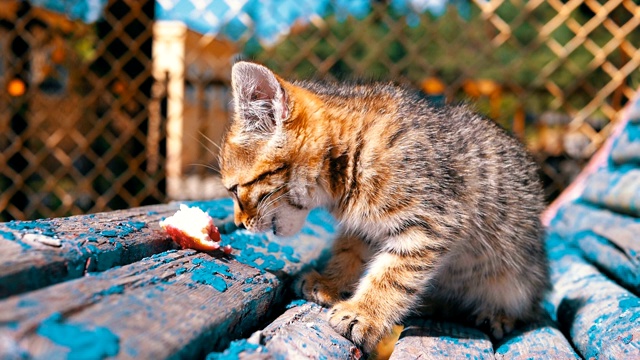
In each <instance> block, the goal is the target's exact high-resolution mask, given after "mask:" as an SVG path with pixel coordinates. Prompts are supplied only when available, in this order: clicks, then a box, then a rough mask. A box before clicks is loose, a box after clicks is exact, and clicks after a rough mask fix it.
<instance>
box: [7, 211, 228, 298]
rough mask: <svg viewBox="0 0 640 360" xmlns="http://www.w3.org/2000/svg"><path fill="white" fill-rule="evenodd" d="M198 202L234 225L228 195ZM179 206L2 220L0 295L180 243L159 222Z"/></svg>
mask: <svg viewBox="0 0 640 360" xmlns="http://www.w3.org/2000/svg"><path fill="white" fill-rule="evenodd" d="M194 204H196V205H199V206H200V207H202V208H203V209H204V210H206V211H208V212H209V213H210V215H211V216H212V217H214V219H215V222H216V224H219V225H233V224H231V223H230V214H232V213H233V203H232V202H231V200H230V199H221V200H215V201H208V202H198V203H194ZM177 209H178V204H177V203H176V204H169V205H156V206H146V207H140V208H134V209H129V210H121V211H114V212H107V213H99V214H92V215H83V216H72V217H67V218H56V219H45V220H35V221H12V222H7V223H0V249H2V251H1V252H0V299H1V298H4V297H7V296H9V295H13V294H19V293H22V292H25V291H29V290H34V289H38V288H41V287H43V286H47V285H50V284H55V283H58V282H61V281H65V280H69V279H74V278H78V277H81V276H83V275H84V274H86V273H87V272H95V271H104V270H106V269H109V268H111V267H113V266H120V265H125V264H130V263H132V262H134V261H137V260H140V259H142V258H144V257H146V256H150V255H153V254H157V253H160V252H162V251H166V250H169V249H175V248H177V247H176V245H175V244H174V243H173V242H172V241H171V240H170V238H169V237H168V236H167V235H166V234H165V233H164V231H162V229H161V228H160V226H159V225H158V223H159V221H160V220H161V219H163V218H164V217H167V216H170V215H172V214H173V213H174V212H175V211H176V210H177ZM221 230H224V229H221Z"/></svg>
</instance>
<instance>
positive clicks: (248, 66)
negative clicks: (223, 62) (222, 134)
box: [231, 61, 289, 135]
mask: <svg viewBox="0 0 640 360" xmlns="http://www.w3.org/2000/svg"><path fill="white" fill-rule="evenodd" d="M231 85H232V88H233V93H234V101H235V109H236V111H237V112H238V114H239V115H240V116H239V117H237V119H238V120H239V121H241V122H242V123H241V125H242V127H243V129H244V130H245V131H249V132H253V133H258V134H265V135H266V134H271V133H273V132H274V131H275V130H276V129H277V128H278V127H281V126H282V124H283V122H284V121H285V120H286V119H287V116H288V115H289V108H288V105H287V94H286V92H285V90H284V89H283V87H282V85H281V84H280V82H279V81H278V79H277V78H276V76H275V74H274V73H273V72H272V71H271V70H269V69H267V68H266V67H264V66H262V65H258V64H254V63H250V62H244V61H243V62H238V63H236V64H235V65H233V68H232V70H231Z"/></svg>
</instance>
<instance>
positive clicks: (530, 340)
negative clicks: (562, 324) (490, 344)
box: [495, 319, 581, 360]
mask: <svg viewBox="0 0 640 360" xmlns="http://www.w3.org/2000/svg"><path fill="white" fill-rule="evenodd" d="M495 348H496V350H495V352H496V353H495V357H496V359H557V360H560V359H581V357H580V356H579V355H578V354H576V352H575V351H574V350H573V347H572V346H571V344H570V343H569V341H568V340H567V339H566V338H565V336H564V335H563V334H562V331H560V330H559V329H558V326H557V324H555V323H553V322H552V321H551V320H549V319H545V320H541V321H539V322H537V323H533V324H528V325H526V326H525V327H524V328H520V329H516V330H514V332H513V333H511V334H509V335H507V337H506V338H505V339H503V340H501V341H500V342H499V343H498V344H496V346H495Z"/></svg>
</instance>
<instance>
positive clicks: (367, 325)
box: [329, 301, 389, 353]
mask: <svg viewBox="0 0 640 360" xmlns="http://www.w3.org/2000/svg"><path fill="white" fill-rule="evenodd" d="M369 310H370V309H369ZM385 323H386V322H385V320H384V319H381V318H379V317H376V316H375V315H373V313H372V312H371V311H366V305H364V304H359V303H357V302H353V301H343V302H340V303H337V304H336V305H335V306H334V307H333V308H332V309H331V310H330V311H329V324H330V325H331V326H332V327H333V328H334V329H335V330H336V331H337V332H338V333H340V334H341V335H342V336H344V337H346V338H348V339H350V340H351V341H353V342H354V343H355V344H356V345H358V346H360V347H361V348H362V349H363V350H364V351H365V352H366V353H371V352H372V351H373V350H374V349H375V347H376V345H377V344H378V342H380V339H382V337H383V335H385V334H386V333H387V332H388V330H389V329H388V328H387V327H386V326H385Z"/></svg>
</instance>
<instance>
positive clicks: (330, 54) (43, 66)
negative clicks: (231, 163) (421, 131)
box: [0, 0, 640, 221]
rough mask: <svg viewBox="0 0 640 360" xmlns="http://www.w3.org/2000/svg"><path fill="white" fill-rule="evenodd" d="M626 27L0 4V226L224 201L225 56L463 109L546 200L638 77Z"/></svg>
mask: <svg viewBox="0 0 640 360" xmlns="http://www.w3.org/2000/svg"><path fill="white" fill-rule="evenodd" d="M639 24H640V6H639V4H638V1H625V0H617V1H616V0H612V1H596V0H531V1H524V0H522V1H520V0H386V1H385V0H379V1H375V0H371V1H363V0H354V1H349V0H279V1H276V0H273V1H267V0H62V1H56V0H31V1H21V0H0V87H1V88H2V89H1V90H0V221H7V220H12V219H35V218H42V217H54V216H66V215H72V214H83V213H92V212H99V211H106V210H112V209H121V208H127V207H133V206H139V205H146V204H154V203H161V202H167V201H170V200H183V199H203V198H212V197H216V196H221V195H224V194H225V192H224V191H221V188H220V186H219V185H218V181H217V178H216V171H215V169H216V167H217V160H216V159H217V152H218V149H217V147H216V146H215V145H214V144H218V143H219V142H220V139H221V136H222V133H223V131H224V128H225V126H226V124H227V122H228V119H229V116H230V113H231V111H232V109H231V93H230V89H229V80H230V69H231V65H232V64H233V62H234V61H235V60H236V59H239V58H243V59H250V60H255V61H258V62H261V63H264V64H266V65H267V66H269V67H271V68H272V69H274V70H275V71H277V72H279V73H280V74H281V75H283V76H285V77H288V78H308V77H329V78H333V79H338V80H340V79H348V78H352V77H358V78H366V79H376V80H393V81H397V82H402V83H407V84H411V85H413V86H415V87H417V88H419V89H421V90H422V91H423V92H424V93H425V95H426V96H428V97H429V98H430V99H432V100H433V101H434V102H437V103H448V102H461V101H463V102H470V103H473V104H475V106H476V107H477V108H478V110H479V111H480V112H482V113H484V114H485V115H486V116H488V117H490V118H492V119H493V120H495V121H496V122H498V123H500V124H501V125H502V126H504V127H505V128H507V129H509V130H510V131H511V132H513V133H514V134H515V135H516V136H517V137H519V138H520V139H521V140H522V141H523V142H525V144H526V145H527V147H528V148H529V150H530V151H531V152H532V153H533V154H534V155H535V157H536V158H537V160H538V162H539V163H540V165H541V176H542V178H543V180H544V184H545V191H546V196H547V200H548V201H550V200H552V199H553V198H554V197H556V196H557V195H558V194H559V192H560V191H562V189H563V188H564V187H566V186H567V185H568V184H569V183H570V182H571V180H572V179H573V177H574V176H575V175H576V174H577V173H578V172H579V171H580V169H581V167H582V166H584V164H585V163H586V161H588V159H589V158H590V156H591V155H592V154H593V153H594V151H596V150H597V149H598V147H599V146H600V145H601V144H602V143H603V141H604V140H605V139H606V137H607V135H608V133H609V131H610V129H611V125H612V124H613V123H614V122H615V121H616V119H617V117H618V115H619V112H620V110H621V109H622V107H624V105H625V103H626V102H627V101H628V100H629V99H630V98H631V97H632V96H633V93H634V90H635V89H637V88H638V86H639V85H640V71H638V68H639V66H640V50H639V48H640V29H637V28H638V26H639Z"/></svg>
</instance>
